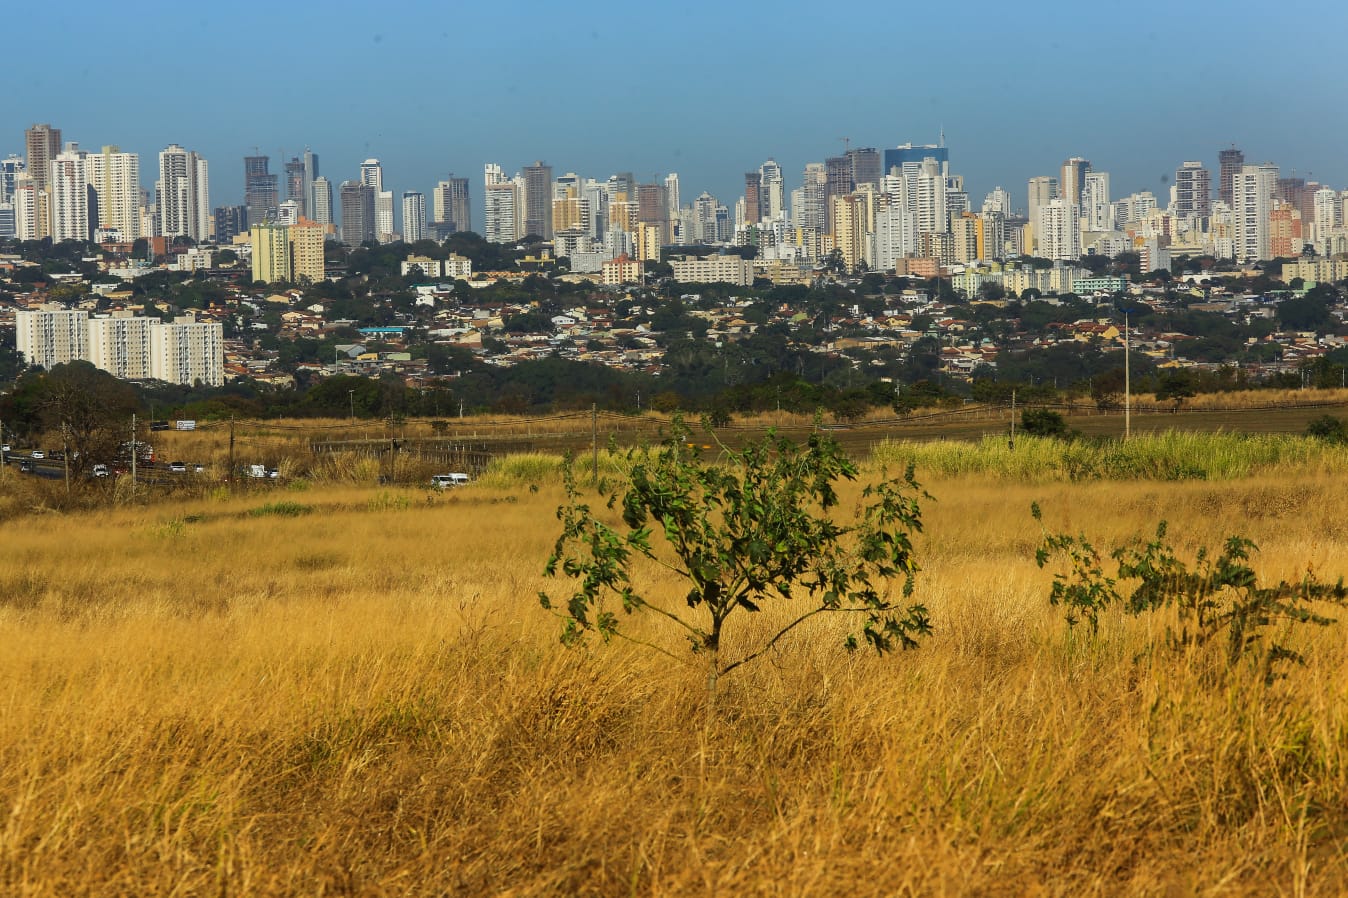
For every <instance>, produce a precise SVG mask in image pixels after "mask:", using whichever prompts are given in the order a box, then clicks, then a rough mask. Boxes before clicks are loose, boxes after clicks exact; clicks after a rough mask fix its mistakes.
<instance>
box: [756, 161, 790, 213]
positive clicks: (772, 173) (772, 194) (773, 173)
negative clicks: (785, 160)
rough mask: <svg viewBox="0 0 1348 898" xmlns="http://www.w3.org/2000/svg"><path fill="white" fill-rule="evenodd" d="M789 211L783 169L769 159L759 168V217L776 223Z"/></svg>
mask: <svg viewBox="0 0 1348 898" xmlns="http://www.w3.org/2000/svg"><path fill="white" fill-rule="evenodd" d="M788 211H789V210H788V209H787V205H786V189H785V182H784V180H783V178H782V167H781V166H780V165H778V164H777V161H776V160H775V159H769V160H767V161H766V162H764V163H763V164H762V165H760V166H759V167H758V217H759V219H760V220H762V219H769V220H772V221H776V220H778V219H781V218H785V217H786V214H787V212H788Z"/></svg>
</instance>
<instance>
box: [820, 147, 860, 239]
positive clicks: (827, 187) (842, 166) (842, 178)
mask: <svg viewBox="0 0 1348 898" xmlns="http://www.w3.org/2000/svg"><path fill="white" fill-rule="evenodd" d="M855 187H856V185H855V184H853V183H852V160H851V159H849V158H847V157H846V156H830V157H828V158H827V159H825V160H824V211H825V214H826V215H828V222H827V224H826V225H825V227H826V228H827V229H828V230H829V232H830V233H832V231H833V221H834V216H833V209H834V202H833V201H834V200H835V199H836V198H838V197H840V196H847V195H848V194H849V193H851V192H852V191H853V189H855Z"/></svg>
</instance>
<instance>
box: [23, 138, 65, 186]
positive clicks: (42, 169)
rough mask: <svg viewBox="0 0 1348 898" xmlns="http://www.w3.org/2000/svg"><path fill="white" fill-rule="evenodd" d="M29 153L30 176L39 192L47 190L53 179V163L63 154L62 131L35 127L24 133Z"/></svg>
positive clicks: (25, 144)
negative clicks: (58, 155) (50, 180)
mask: <svg viewBox="0 0 1348 898" xmlns="http://www.w3.org/2000/svg"><path fill="white" fill-rule="evenodd" d="M23 138H24V146H25V149H26V151H27V153H28V176H29V177H31V178H32V179H33V184H34V186H36V187H37V188H38V189H39V190H45V189H46V188H47V179H48V178H50V177H51V163H52V160H53V159H55V158H56V156H57V154H59V153H60V152H61V129H60V128H53V127H52V126H51V125H33V126H32V127H31V128H29V129H28V130H27V131H25V132H23Z"/></svg>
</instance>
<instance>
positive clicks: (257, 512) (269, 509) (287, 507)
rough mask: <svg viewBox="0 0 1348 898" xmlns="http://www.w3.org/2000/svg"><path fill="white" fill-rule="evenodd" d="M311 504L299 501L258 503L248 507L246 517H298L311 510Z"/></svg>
mask: <svg viewBox="0 0 1348 898" xmlns="http://www.w3.org/2000/svg"><path fill="white" fill-rule="evenodd" d="M313 510H314V507H313V506H312V505H304V504H302V503H299V502H271V503H268V504H267V505H259V506H258V507H257V508H253V509H250V510H249V512H248V517H250V518H266V517H279V518H298V517H300V516H301V515H306V514H308V513H309V512H311V511H313Z"/></svg>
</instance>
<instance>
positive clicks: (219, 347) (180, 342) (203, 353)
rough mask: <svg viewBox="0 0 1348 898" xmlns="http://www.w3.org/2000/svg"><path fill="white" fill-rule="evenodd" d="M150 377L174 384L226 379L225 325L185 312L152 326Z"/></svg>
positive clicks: (215, 383)
mask: <svg viewBox="0 0 1348 898" xmlns="http://www.w3.org/2000/svg"><path fill="white" fill-rule="evenodd" d="M150 376H151V377H152V378H154V379H155V380H162V381H166V382H168V383H172V384H194V383H196V382H197V381H201V382H202V383H204V384H207V385H208V386H212V387H218V386H220V385H222V384H223V383H224V382H225V344H224V326H223V325H221V324H219V323H218V322H211V323H206V322H198V321H197V320H196V319H195V318H194V317H193V316H191V315H184V316H181V317H179V318H177V319H175V320H174V322H173V323H172V324H157V325H155V326H153V327H151V328H150Z"/></svg>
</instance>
